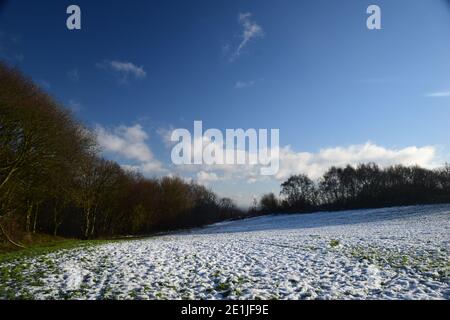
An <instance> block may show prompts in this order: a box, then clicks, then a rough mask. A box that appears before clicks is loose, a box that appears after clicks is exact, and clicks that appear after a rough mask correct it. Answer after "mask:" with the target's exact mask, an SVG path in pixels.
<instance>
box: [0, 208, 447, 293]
mask: <svg viewBox="0 0 450 320" xmlns="http://www.w3.org/2000/svg"><path fill="white" fill-rule="evenodd" d="M449 246H450V206H420V207H405V208H392V209H378V210H360V211H347V212H337V213H319V214H313V215H282V216H268V217H260V218H253V219H248V220H244V221H235V222H227V223H220V224H216V225H213V226H210V227H207V228H203V229H197V230H193V231H190V232H183V233H176V234H171V235H165V236H160V237H155V238H149V239H146V240H135V241H123V242H115V243H111V244H106V245H102V246H95V247H88V248H83V249H71V250H63V251H60V252H56V253H52V254H48V255H45V256H39V257H37V258H32V259H21V260H17V261H14V262H9V263H7V264H5V263H4V264H3V265H0V279H2V283H0V298H2V299H5V298H13V297H16V298H17V297H22V298H36V299H68V298H70V299H224V298H227V299H259V298H261V299H363V298H374V299H450V275H449V270H450V261H449V249H450V247H449Z"/></svg>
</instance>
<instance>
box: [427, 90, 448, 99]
mask: <svg viewBox="0 0 450 320" xmlns="http://www.w3.org/2000/svg"><path fill="white" fill-rule="evenodd" d="M425 96H426V97H428V98H446V97H450V91H437V92H431V93H428V94H426V95H425Z"/></svg>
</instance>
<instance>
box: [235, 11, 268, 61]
mask: <svg viewBox="0 0 450 320" xmlns="http://www.w3.org/2000/svg"><path fill="white" fill-rule="evenodd" d="M238 22H239V24H240V25H241V27H242V34H241V42H240V43H239V46H238V47H237V49H236V51H235V52H234V53H233V55H232V56H231V58H230V60H231V61H233V60H235V59H236V58H237V57H239V56H240V55H241V53H242V50H243V49H244V48H245V47H246V46H247V45H248V44H249V42H250V41H251V40H253V39H256V38H263V37H264V31H263V28H262V27H261V26H260V25H259V24H257V23H256V22H255V21H254V20H252V14H251V13H250V12H247V13H240V14H239V16H238Z"/></svg>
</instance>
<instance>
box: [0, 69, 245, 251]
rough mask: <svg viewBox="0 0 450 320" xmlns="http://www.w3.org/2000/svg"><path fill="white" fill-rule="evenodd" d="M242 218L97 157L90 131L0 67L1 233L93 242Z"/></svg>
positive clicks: (194, 189)
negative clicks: (103, 238) (68, 238)
mask: <svg viewBox="0 0 450 320" xmlns="http://www.w3.org/2000/svg"><path fill="white" fill-rule="evenodd" d="M242 214H243V212H241V211H240V210H238V208H237V207H236V205H235V204H234V203H233V201H232V200H230V199H227V198H219V197H218V196H217V195H216V194H214V193H213V192H211V191H210V190H209V189H207V188H205V187H204V186H201V185H198V184H196V183H194V182H192V183H188V182H186V181H184V180H182V179H180V178H177V177H165V178H159V179H156V178H154V179H149V178H145V177H143V176H142V175H140V174H138V173H136V172H130V171H126V170H124V169H123V168H121V167H120V166H119V165H118V164H117V163H115V162H113V161H108V160H106V159H103V158H102V157H101V156H100V150H99V147H98V145H97V143H96V137H95V135H94V134H93V133H92V131H90V130H88V129H87V128H86V127H85V126H83V124H81V123H80V122H78V121H77V120H76V119H74V117H73V116H72V114H71V112H69V111H68V110H67V109H65V108H64V107H63V106H62V105H60V104H59V103H58V102H57V101H55V100H54V99H53V98H52V97H51V96H49V95H48V94H47V93H45V92H44V91H43V90H41V89H40V88H39V86H37V85H35V84H34V83H33V82H32V81H30V80H29V79H27V78H25V77H24V76H23V75H22V74H21V73H20V72H19V71H18V70H16V69H13V68H10V67H9V66H7V65H5V64H0V234H1V237H2V238H6V239H8V240H9V241H10V242H13V243H15V244H16V245H20V244H19V243H17V240H15V239H20V238H21V237H22V235H23V234H33V233H47V234H51V235H55V236H56V235H58V236H65V237H76V238H84V239H91V238H99V237H113V236H118V235H139V234H148V233H151V232H156V231H162V230H171V229H176V228H183V227H192V226H200V225H204V224H207V223H212V222H216V221H220V220H224V219H230V218H236V217H239V216H241V215H242Z"/></svg>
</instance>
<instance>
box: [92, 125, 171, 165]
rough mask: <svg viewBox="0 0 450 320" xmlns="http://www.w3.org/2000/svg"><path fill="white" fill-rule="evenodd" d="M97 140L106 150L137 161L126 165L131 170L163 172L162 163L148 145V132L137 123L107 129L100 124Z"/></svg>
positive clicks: (97, 128) (97, 130) (96, 130)
mask: <svg viewBox="0 0 450 320" xmlns="http://www.w3.org/2000/svg"><path fill="white" fill-rule="evenodd" d="M95 133H96V135H97V141H98V143H99V145H100V146H101V147H102V149H103V151H104V152H108V153H113V154H117V155H119V156H122V157H124V158H126V159H128V160H133V161H135V162H137V164H135V165H124V166H123V167H124V168H127V169H129V170H138V171H141V172H143V173H155V172H163V171H165V169H164V168H163V166H162V164H161V163H160V162H159V161H158V160H156V159H155V158H154V156H153V153H152V151H151V150H150V147H149V146H148V145H147V143H146V141H147V140H148V138H149V137H148V135H147V133H146V132H145V131H144V130H143V128H142V126H141V125H139V124H136V125H134V126H131V127H127V126H119V127H117V128H114V129H113V130H107V129H105V128H104V127H102V126H100V125H98V126H97V127H96V129H95Z"/></svg>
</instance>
